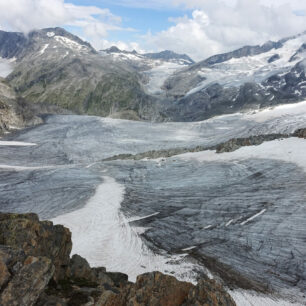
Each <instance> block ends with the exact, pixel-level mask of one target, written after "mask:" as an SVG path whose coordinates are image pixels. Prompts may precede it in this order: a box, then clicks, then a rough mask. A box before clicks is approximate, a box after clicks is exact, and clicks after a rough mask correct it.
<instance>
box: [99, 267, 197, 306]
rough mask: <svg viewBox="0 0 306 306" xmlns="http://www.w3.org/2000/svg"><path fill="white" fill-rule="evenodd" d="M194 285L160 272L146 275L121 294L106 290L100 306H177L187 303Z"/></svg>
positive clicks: (124, 289) (138, 278) (122, 290)
mask: <svg viewBox="0 0 306 306" xmlns="http://www.w3.org/2000/svg"><path fill="white" fill-rule="evenodd" d="M192 287H193V285H192V284H190V283H186V282H180V281H178V280H177V279H176V278H174V277H173V276H169V275H164V274H162V273H160V272H152V273H145V274H142V275H140V276H138V277H137V281H136V283H135V284H128V285H127V286H125V287H124V288H121V290H120V293H117V292H116V291H114V290H111V288H110V289H109V290H106V291H105V292H104V294H103V295H102V296H101V299H100V301H99V303H98V305H103V304H104V305H107V306H115V305H118V306H119V305H120V306H124V305H130V306H136V305H137V306H155V305H156V306H175V305H182V304H183V303H184V302H186V300H187V297H188V293H189V290H190V289H191V288H192Z"/></svg>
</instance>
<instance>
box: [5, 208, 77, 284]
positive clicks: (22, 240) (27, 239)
mask: <svg viewBox="0 0 306 306" xmlns="http://www.w3.org/2000/svg"><path fill="white" fill-rule="evenodd" d="M0 244H3V245H9V246H12V247H15V248H20V249H22V250H23V251H24V252H25V254H26V255H28V256H46V257H48V258H50V259H51V260H52V263H53V264H54V266H55V273H54V278H55V279H61V278H63V277H64V276H65V273H66V269H67V266H68V264H69V260H70V257H69V256H70V252H71V248H72V242H71V233H70V231H69V229H67V228H65V227H63V226H61V225H53V223H52V222H49V221H41V222H40V221H39V219H38V216H37V215H35V214H0Z"/></svg>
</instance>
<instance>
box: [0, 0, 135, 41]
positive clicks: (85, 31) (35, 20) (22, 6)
mask: <svg viewBox="0 0 306 306" xmlns="http://www.w3.org/2000/svg"><path fill="white" fill-rule="evenodd" d="M0 24H1V29H2V30H7V31H21V32H24V33H27V32H29V31H31V30H33V29H40V28H46V27H55V26H74V27H77V28H79V29H80V31H79V32H82V35H83V36H85V38H86V39H87V40H89V41H98V40H100V39H103V38H105V37H107V35H108V32H109V31H113V30H131V29H123V28H122V27H121V26H120V24H121V17H119V16H115V15H113V14H112V13H111V12H110V11H109V10H108V9H101V8H98V7H95V6H79V5H74V4H71V3H65V1H64V0H52V1H50V0H10V1H6V0H0Z"/></svg>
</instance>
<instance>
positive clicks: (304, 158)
mask: <svg viewBox="0 0 306 306" xmlns="http://www.w3.org/2000/svg"><path fill="white" fill-rule="evenodd" d="M305 152H306V140H305V139H301V138H295V137H292V138H288V139H283V140H273V141H268V142H264V143H263V144H261V145H259V146H249V147H242V148H240V149H238V150H236V151H234V152H229V153H216V152H215V151H210V150H208V151H203V152H197V153H185V154H181V155H178V156H177V157H179V158H182V159H184V160H197V161H199V162H206V161H219V162H224V161H230V162H234V161H237V160H247V159H256V158H261V159H273V160H280V161H284V162H288V163H294V164H296V165H297V166H299V167H301V168H303V170H304V171H305V172H306V154H305Z"/></svg>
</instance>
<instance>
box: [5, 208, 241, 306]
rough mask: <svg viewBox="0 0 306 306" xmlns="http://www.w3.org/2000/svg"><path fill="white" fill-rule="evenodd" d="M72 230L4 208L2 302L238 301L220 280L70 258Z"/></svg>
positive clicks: (168, 305) (170, 305)
mask: <svg viewBox="0 0 306 306" xmlns="http://www.w3.org/2000/svg"><path fill="white" fill-rule="evenodd" d="M71 247H72V243H71V233H70V231H69V230H68V229H67V228H65V227H63V226H61V225H56V226H54V225H53V224H52V222H49V221H43V222H42V221H39V219H38V217H37V215H35V214H23V215H18V214H2V213H0V305H3V306H6V305H10V306H11V305H16V306H17V305H23V306H27V305H39V306H42V305H59V306H60V305H62V306H63V305H101V306H102V305H108V306H111V305H113V306H124V305H131V306H134V305H135V306H136V305H137V306H141V305H143V306H145V305H146V306H147V305H161V306H175V305H185V306H187V305H228V306H231V305H235V302H234V301H233V300H232V298H231V297H230V296H229V295H228V294H227V293H226V292H225V290H224V289H223V288H222V287H221V286H220V285H219V284H217V283H216V282H215V281H212V280H207V279H205V280H204V279H203V280H200V281H199V283H198V285H197V286H194V285H192V284H190V283H186V282H180V281H178V280H177V279H175V278H174V277H173V276H168V275H164V274H162V273H159V272H152V273H146V274H143V275H140V276H138V278H137V281H136V283H135V284H134V283H131V282H129V281H128V277H127V275H125V274H122V273H111V272H107V271H106V269H105V268H102V267H101V268H91V267H90V266H89V264H88V263H87V261H86V260H85V259H84V258H82V257H80V256H79V255H74V256H72V258H70V257H69V256H70V252H71Z"/></svg>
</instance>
